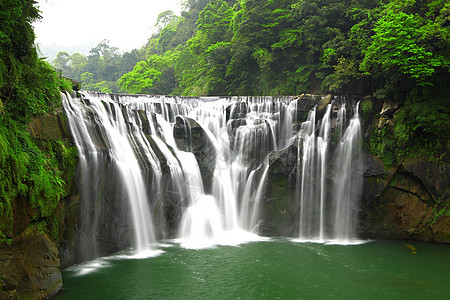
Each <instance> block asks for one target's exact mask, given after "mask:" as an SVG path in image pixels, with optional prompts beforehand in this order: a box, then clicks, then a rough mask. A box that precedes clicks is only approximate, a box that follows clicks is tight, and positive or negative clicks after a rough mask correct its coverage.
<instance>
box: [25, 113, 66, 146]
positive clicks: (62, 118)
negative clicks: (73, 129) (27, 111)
mask: <svg viewBox="0 0 450 300" xmlns="http://www.w3.org/2000/svg"><path fill="white" fill-rule="evenodd" d="M27 131H28V132H29V133H30V135H31V136H32V137H34V138H39V139H46V140H55V141H56V140H60V139H64V138H70V130H69V127H68V124H67V116H66V115H64V113H63V112H62V111H57V112H56V113H54V114H47V115H43V116H40V117H36V118H34V120H33V121H32V122H31V123H30V124H28V128H27Z"/></svg>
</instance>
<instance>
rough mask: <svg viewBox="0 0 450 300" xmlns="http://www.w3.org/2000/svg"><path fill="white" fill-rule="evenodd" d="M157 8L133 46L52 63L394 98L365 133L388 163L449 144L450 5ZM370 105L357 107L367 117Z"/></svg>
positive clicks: (198, 0)
mask: <svg viewBox="0 0 450 300" xmlns="http://www.w3.org/2000/svg"><path fill="white" fill-rule="evenodd" d="M183 5H184V9H183V11H182V13H181V16H176V15H175V14H174V13H173V12H171V11H165V12H162V13H161V14H160V15H159V17H158V20H157V24H156V28H157V30H156V32H155V33H154V34H153V35H152V36H151V37H150V38H149V40H148V42H147V44H146V45H144V46H143V47H142V48H141V49H135V50H133V51H131V52H126V53H124V54H120V53H119V52H118V49H117V48H115V47H113V46H110V45H109V43H108V41H102V42H100V43H99V45H98V46H96V47H94V48H93V49H92V50H91V51H90V54H89V55H88V56H84V55H81V54H79V53H75V54H73V55H70V54H68V53H66V52H60V53H59V54H58V57H57V58H56V59H55V61H54V65H55V67H57V68H59V69H61V70H63V74H65V75H66V76H67V77H71V78H74V79H75V80H78V81H81V83H82V88H83V89H86V90H93V91H102V92H125V93H138V94H164V95H185V96H200V95H297V94H301V93H334V94H357V95H371V96H373V98H374V99H377V100H380V101H385V100H390V101H393V102H395V103H397V104H396V105H399V106H402V111H401V113H400V114H399V116H398V117H397V120H396V122H395V126H387V127H386V128H381V129H379V130H375V131H374V134H373V136H372V141H373V143H371V148H372V149H371V150H372V152H373V153H374V154H376V155H379V156H381V157H383V160H384V161H385V163H387V164H392V163H395V161H396V159H397V157H398V156H401V155H405V154H411V153H420V154H425V155H430V154H431V156H432V157H441V156H442V154H443V153H446V152H447V151H448V150H449V147H450V145H449V142H448V141H449V140H450V136H449V134H450V129H449V124H448V115H449V113H450V112H449V109H450V108H449V107H450V105H449V100H448V99H449V97H448V94H447V91H448V90H447V87H448V85H449V70H450V55H449V54H450V29H449V24H450V4H449V3H448V1H445V0H408V1H403V0H402V1H400V0H391V1H378V0H377V1H372V0H371V1H368V0H327V1H322V0H314V1H307V0H281V1H273V0H259V1H256V0H241V1H236V0H187V1H185V2H184V4H183ZM372 105H373V103H372V102H370V101H368V102H364V103H363V105H362V110H363V111H364V112H365V113H366V114H368V113H370V111H371V109H372Z"/></svg>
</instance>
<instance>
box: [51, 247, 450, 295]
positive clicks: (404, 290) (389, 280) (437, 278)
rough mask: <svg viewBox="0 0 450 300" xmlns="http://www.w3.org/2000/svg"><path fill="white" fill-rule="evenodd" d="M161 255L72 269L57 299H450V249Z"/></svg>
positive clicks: (166, 250) (176, 251) (179, 251)
mask: <svg viewBox="0 0 450 300" xmlns="http://www.w3.org/2000/svg"><path fill="white" fill-rule="evenodd" d="M160 249H161V250H162V251H161V253H160V254H159V255H157V256H154V257H148V258H141V259H137V258H130V257H129V256H127V254H126V253H119V254H118V255H116V256H111V257H106V258H102V259H99V260H96V261H92V262H88V263H85V264H81V265H78V266H75V267H72V268H69V269H68V270H65V271H64V272H63V277H64V290H63V291H61V292H60V293H59V294H58V295H57V296H56V299H211V300H213V299H450V245H437V244H425V243H413V242H402V241H371V242H368V243H365V244H361V245H351V246H342V245H326V244H316V243H297V242H294V241H291V240H287V239H272V240H267V241H259V242H252V243H247V244H242V245H240V246H217V247H215V248H209V249H202V250H191V249H184V248H181V247H180V246H179V245H178V244H176V243H168V244H167V245H164V246H162V247H160Z"/></svg>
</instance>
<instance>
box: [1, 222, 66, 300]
mask: <svg viewBox="0 0 450 300" xmlns="http://www.w3.org/2000/svg"><path fill="white" fill-rule="evenodd" d="M38 227H39V224H34V226H31V227H29V229H27V230H26V231H24V232H23V233H22V234H20V235H19V236H17V237H15V238H14V240H13V242H12V243H11V245H3V246H1V247H0V282H1V285H0V286H1V288H0V298H1V299H19V298H20V299H47V298H49V297H51V296H53V295H54V294H56V293H57V292H58V291H59V290H60V289H61V288H62V285H63V283H62V275H61V268H60V262H59V251H58V248H57V247H56V245H55V243H54V242H53V241H52V240H51V239H50V238H49V237H48V236H47V235H46V234H45V233H40V232H39V230H38Z"/></svg>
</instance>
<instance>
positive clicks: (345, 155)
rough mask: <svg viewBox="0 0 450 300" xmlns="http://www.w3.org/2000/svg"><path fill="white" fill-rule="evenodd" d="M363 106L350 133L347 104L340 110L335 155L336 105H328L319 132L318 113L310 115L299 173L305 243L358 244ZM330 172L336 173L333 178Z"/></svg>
mask: <svg viewBox="0 0 450 300" xmlns="http://www.w3.org/2000/svg"><path fill="white" fill-rule="evenodd" d="M358 105H359V104H357V106H356V108H355V113H354V115H353V118H352V119H351V121H350V124H349V125H348V127H347V129H346V130H345V132H344V129H345V126H346V124H345V122H346V106H345V103H343V104H342V105H341V106H340V107H339V108H338V111H337V118H336V122H335V128H334V138H335V139H336V144H337V147H335V148H334V149H335V151H334V153H333V150H334V149H333V148H332V147H331V146H332V143H331V118H330V116H331V112H332V108H333V106H334V103H331V104H329V105H328V106H327V109H326V112H325V114H324V116H323V118H322V120H321V126H320V130H319V131H318V132H317V130H316V127H315V118H316V108H313V109H312V110H311V111H310V112H309V115H308V120H307V121H306V122H304V123H303V124H302V127H301V130H300V132H299V138H298V143H299V145H298V146H299V155H298V172H297V178H298V179H297V183H298V186H297V195H298V196H297V197H298V198H299V199H300V217H299V240H300V241H315V242H332V243H351V242H353V241H355V242H356V241H357V239H356V237H357V235H356V231H355V228H356V220H357V205H358V200H359V198H360V191H361V184H362V176H361V174H358V170H360V169H361V124H360V121H359V114H358ZM330 154H332V155H330ZM330 156H331V160H332V161H331V162H329V160H330ZM330 168H332V169H333V170H334V172H333V173H334V174H331V173H332V172H330ZM327 177H328V178H327ZM328 187H331V189H329V188H328Z"/></svg>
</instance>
